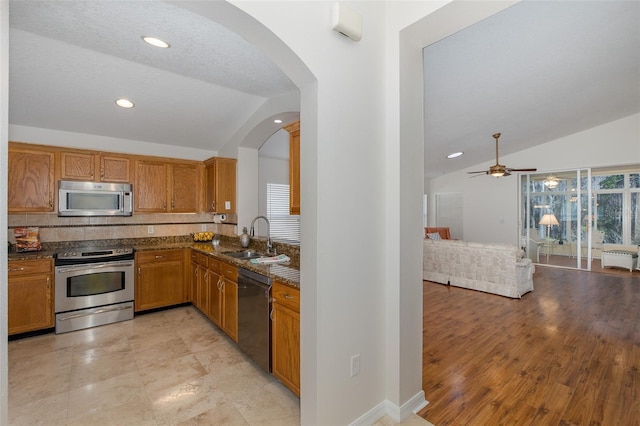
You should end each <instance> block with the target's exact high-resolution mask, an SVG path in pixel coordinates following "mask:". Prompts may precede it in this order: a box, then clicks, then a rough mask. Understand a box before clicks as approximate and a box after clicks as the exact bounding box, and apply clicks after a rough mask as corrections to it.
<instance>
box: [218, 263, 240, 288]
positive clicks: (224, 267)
mask: <svg viewBox="0 0 640 426" xmlns="http://www.w3.org/2000/svg"><path fill="white" fill-rule="evenodd" d="M220 268H221V269H220V273H221V274H222V276H223V277H225V278H226V279H228V280H230V281H233V282H236V283H237V282H238V268H236V267H235V266H231V265H229V264H228V263H224V262H220Z"/></svg>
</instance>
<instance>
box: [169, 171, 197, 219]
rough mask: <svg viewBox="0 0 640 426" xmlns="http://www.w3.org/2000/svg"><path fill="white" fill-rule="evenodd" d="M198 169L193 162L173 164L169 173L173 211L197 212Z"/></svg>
mask: <svg viewBox="0 0 640 426" xmlns="http://www.w3.org/2000/svg"><path fill="white" fill-rule="evenodd" d="M199 176H200V170H199V169H198V166H197V165H195V164H174V165H173V166H172V173H171V188H170V192H171V209H170V211H171V212H173V213H197V212H198V204H199V200H200V197H199V190H200V188H201V186H200V185H199V183H198V181H199Z"/></svg>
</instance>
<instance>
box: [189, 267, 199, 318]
mask: <svg viewBox="0 0 640 426" xmlns="http://www.w3.org/2000/svg"><path fill="white" fill-rule="evenodd" d="M198 269H199V265H198V264H197V263H196V262H191V283H190V284H191V286H190V291H189V301H190V302H191V303H192V304H193V305H194V306H195V307H196V308H197V307H198V304H197V302H198Z"/></svg>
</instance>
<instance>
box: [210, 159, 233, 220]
mask: <svg viewBox="0 0 640 426" xmlns="http://www.w3.org/2000/svg"><path fill="white" fill-rule="evenodd" d="M205 164H206V166H205V176H206V178H205V204H206V211H208V212H212V213H235V212H236V160H235V159H233V158H212V159H210V160H208V161H207V162H206V163H205Z"/></svg>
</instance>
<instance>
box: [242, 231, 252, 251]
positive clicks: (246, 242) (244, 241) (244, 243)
mask: <svg viewBox="0 0 640 426" xmlns="http://www.w3.org/2000/svg"><path fill="white" fill-rule="evenodd" d="M250 242H251V237H250V236H249V234H248V233H247V227H246V226H245V227H244V228H242V235H240V245H241V246H242V247H243V248H247V247H249V243H250Z"/></svg>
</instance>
